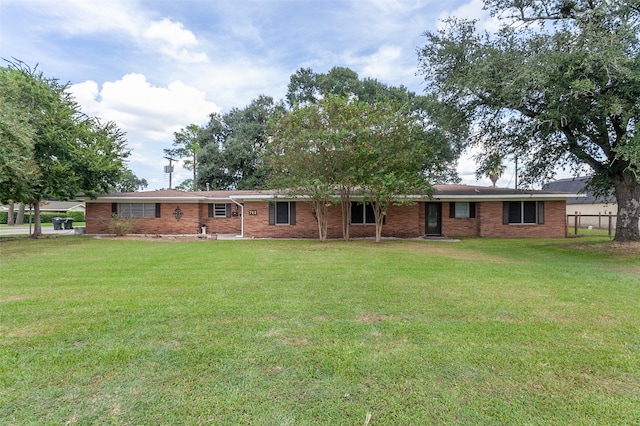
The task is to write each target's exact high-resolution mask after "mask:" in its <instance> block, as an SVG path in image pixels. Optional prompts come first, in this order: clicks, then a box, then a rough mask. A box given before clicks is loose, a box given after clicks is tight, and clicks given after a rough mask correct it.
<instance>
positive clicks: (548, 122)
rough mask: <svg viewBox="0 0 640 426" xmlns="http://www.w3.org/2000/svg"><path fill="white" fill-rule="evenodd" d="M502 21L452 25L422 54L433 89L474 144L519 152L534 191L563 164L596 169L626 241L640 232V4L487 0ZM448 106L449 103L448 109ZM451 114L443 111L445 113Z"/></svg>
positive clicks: (594, 182)
mask: <svg viewBox="0 0 640 426" xmlns="http://www.w3.org/2000/svg"><path fill="white" fill-rule="evenodd" d="M485 5H486V7H487V8H488V9H489V10H490V11H491V13H492V15H493V16H495V17H498V18H499V19H500V20H501V21H502V22H503V25H502V26H501V28H500V30H499V31H498V32H497V33H494V34H488V33H485V34H479V33H478V32H477V31H476V29H475V23H474V22H469V21H465V20H458V19H449V20H447V21H446V22H445V27H444V28H443V29H442V30H440V31H438V32H427V33H425V35H426V37H427V44H426V45H425V46H424V47H423V48H422V49H421V50H420V51H419V60H420V65H421V70H422V72H423V73H424V75H425V79H426V81H427V92H428V94H429V95H430V96H432V97H434V98H438V99H439V101H440V102H441V104H442V105H446V106H447V108H448V111H449V112H452V111H454V113H452V114H450V115H449V118H451V117H453V116H454V114H457V119H452V120H451V121H450V123H451V124H453V125H459V124H460V122H461V120H460V118H463V119H464V120H462V121H465V122H466V124H467V125H468V126H473V128H474V129H475V130H476V131H475V133H474V134H473V136H472V138H471V140H470V145H472V146H473V145H475V146H479V147H481V148H483V150H484V151H486V152H492V151H499V152H502V153H504V154H505V155H518V159H519V160H520V161H521V164H522V165H523V167H522V169H521V177H522V181H523V182H524V183H525V184H526V185H531V184H533V183H535V182H541V181H546V180H549V179H550V178H552V177H553V176H554V174H555V170H556V169H557V168H558V167H563V168H564V167H570V168H572V169H573V170H576V171H579V170H582V169H583V168H584V167H587V168H588V169H590V170H591V171H592V175H593V177H592V178H591V180H590V182H589V186H590V187H591V189H593V190H595V191H597V192H601V193H603V192H606V191H607V190H609V189H611V188H613V190H614V193H615V195H616V198H617V202H618V220H617V226H616V236H615V240H617V241H638V240H640V234H639V229H638V221H639V219H640V202H638V200H639V199H640V184H639V181H638V170H639V169H640V163H639V162H638V149H639V148H638V146H639V144H640V136H639V132H638V123H639V122H640V107H639V103H638V99H639V98H640V56H639V53H640V47H639V46H640V43H638V34H639V33H640V18H639V17H640V8H638V7H637V5H636V6H634V3H633V2H613V1H612V2H609V1H592V0H572V1H568V0H549V1H543V0H526V1H521V0H486V1H485ZM443 108H444V107H443ZM443 116H444V114H443Z"/></svg>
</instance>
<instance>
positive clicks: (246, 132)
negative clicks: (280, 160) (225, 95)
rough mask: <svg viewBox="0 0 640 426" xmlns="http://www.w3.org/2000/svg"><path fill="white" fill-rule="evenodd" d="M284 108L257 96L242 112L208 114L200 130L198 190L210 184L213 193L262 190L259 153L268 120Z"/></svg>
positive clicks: (263, 143)
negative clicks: (231, 190) (217, 191)
mask: <svg viewBox="0 0 640 426" xmlns="http://www.w3.org/2000/svg"><path fill="white" fill-rule="evenodd" d="M281 111H283V106H282V105H280V104H278V103H275V102H274V100H273V98H271V97H269V96H259V97H258V98H257V99H254V100H253V101H252V102H251V103H250V104H249V105H247V106H246V107H244V108H232V109H231V111H229V112H228V113H226V114H224V115H220V114H217V113H214V114H211V115H210V119H209V123H208V124H207V125H206V126H204V127H203V128H202V129H201V132H200V136H199V139H198V140H199V144H200V147H201V153H200V154H199V157H198V158H199V162H200V165H199V168H198V170H199V171H198V177H197V180H196V183H197V186H198V187H199V188H200V189H202V188H204V187H206V184H207V183H209V185H210V187H211V188H216V189H259V188H264V186H265V180H266V170H265V168H264V167H263V162H262V153H263V152H264V149H265V145H266V143H267V140H266V135H265V131H266V128H267V123H268V122H269V120H270V119H271V118H273V117H275V116H276V115H278V114H279V113H280V112H281Z"/></svg>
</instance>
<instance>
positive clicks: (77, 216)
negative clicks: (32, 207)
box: [0, 211, 85, 225]
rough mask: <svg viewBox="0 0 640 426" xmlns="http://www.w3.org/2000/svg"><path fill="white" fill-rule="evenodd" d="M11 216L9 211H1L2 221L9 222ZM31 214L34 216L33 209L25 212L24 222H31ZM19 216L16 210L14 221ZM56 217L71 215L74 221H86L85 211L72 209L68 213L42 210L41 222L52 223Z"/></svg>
mask: <svg viewBox="0 0 640 426" xmlns="http://www.w3.org/2000/svg"><path fill="white" fill-rule="evenodd" d="M8 216H9V212H0V223H2V224H5V225H6V224H7V217H8ZM29 216H33V211H32V212H31V214H29V212H28V211H26V212H25V213H24V223H25V224H28V223H29ZM16 217H18V212H17V211H15V212H14V213H13V218H14V221H13V222H14V223H15V218H16ZM54 217H70V218H71V219H73V221H74V222H84V221H85V218H84V212H81V211H71V212H67V213H43V212H40V223H52V219H53V218H54ZM31 223H33V217H32V218H31Z"/></svg>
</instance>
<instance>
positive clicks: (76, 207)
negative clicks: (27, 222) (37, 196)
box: [40, 201, 85, 212]
mask: <svg viewBox="0 0 640 426" xmlns="http://www.w3.org/2000/svg"><path fill="white" fill-rule="evenodd" d="M84 210H85V207H84V202H82V201H43V202H42V203H40V211H42V212H67V211H84Z"/></svg>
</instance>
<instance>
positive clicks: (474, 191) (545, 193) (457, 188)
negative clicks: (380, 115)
mask: <svg viewBox="0 0 640 426" xmlns="http://www.w3.org/2000/svg"><path fill="white" fill-rule="evenodd" d="M576 196H579V195H578V194H576V192H565V191H557V190H522V189H513V188H496V187H490V186H472V185H435V186H434V192H433V194H432V195H431V196H429V195H426V194H418V195H407V198H410V199H413V200H415V201H429V200H437V201H495V200H505V199H536V200H545V199H549V200H552V199H558V200H566V199H567V198H572V197H576ZM300 198H303V199H304V198H307V197H305V196H299V197H296V196H293V195H290V194H287V193H285V192H282V191H278V190H264V191H258V190H243V191H194V192H191V191H180V190H175V189H168V190H167V189H163V190H157V191H144V192H121V193H114V194H106V195H101V196H98V198H97V199H95V200H90V199H87V200H86V202H89V203H91V202H116V203H117V202H151V201H155V202H163V201H164V202H193V203H197V202H200V201H220V202H224V201H230V200H231V201H236V202H242V201H244V200H273V199H291V200H292V199H300ZM352 198H353V199H354V200H358V199H362V198H363V197H362V196H361V195H360V194H358V192H357V191H356V192H355V193H354V194H353V197H352Z"/></svg>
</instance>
